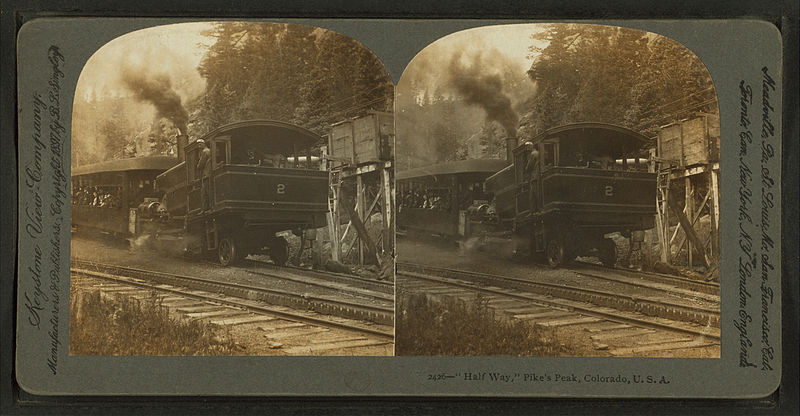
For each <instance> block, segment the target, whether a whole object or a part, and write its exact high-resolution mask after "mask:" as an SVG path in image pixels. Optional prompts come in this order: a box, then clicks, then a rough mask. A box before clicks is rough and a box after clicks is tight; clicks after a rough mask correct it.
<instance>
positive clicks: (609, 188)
mask: <svg viewBox="0 0 800 416" xmlns="http://www.w3.org/2000/svg"><path fill="white" fill-rule="evenodd" d="M606 196H614V187H613V186H611V185H606Z"/></svg>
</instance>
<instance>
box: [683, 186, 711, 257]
mask: <svg viewBox="0 0 800 416" xmlns="http://www.w3.org/2000/svg"><path fill="white" fill-rule="evenodd" d="M709 197H711V190H710V189H709V190H708V192H707V193H706V196H705V198H703V202H702V203H701V204H700V206H699V207H698V208H697V211H695V213H694V217H693V218H692V228H694V225H695V224H697V220H698V219H700V214H701V213H702V212H703V208H704V207H705V206H706V203H707V202H708V199H709ZM711 227H712V228H713V227H714V224H713V221H712V224H711ZM681 228H682V227H676V228H675V233H676V234H677V232H678V230H679V229H681ZM684 244H686V234H684V235H683V236H681V242H680V244H678V252H679V253H680V251H681V250H682V249H683V245H684ZM703 246H708V244H704V245H703Z"/></svg>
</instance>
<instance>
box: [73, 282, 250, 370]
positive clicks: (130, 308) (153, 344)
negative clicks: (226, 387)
mask: <svg viewBox="0 0 800 416" xmlns="http://www.w3.org/2000/svg"><path fill="white" fill-rule="evenodd" d="M70 303H71V308H70V326H69V329H70V339H69V351H70V354H71V355H230V354H232V352H233V351H234V348H233V346H234V345H235V344H234V343H233V342H232V340H230V337H217V336H216V335H215V330H216V328H217V327H216V326H215V325H212V324H209V323H206V322H202V321H199V320H193V321H190V320H185V319H180V318H176V317H173V316H170V313H169V309H168V308H167V307H166V306H164V305H162V304H161V302H160V301H159V299H158V297H157V296H155V294H153V296H152V297H150V298H148V299H145V300H143V301H140V300H137V299H134V298H131V297H127V296H122V295H116V296H114V297H106V296H102V294H101V293H100V291H99V290H95V291H93V292H78V293H75V291H73V294H72V296H71V299H70Z"/></svg>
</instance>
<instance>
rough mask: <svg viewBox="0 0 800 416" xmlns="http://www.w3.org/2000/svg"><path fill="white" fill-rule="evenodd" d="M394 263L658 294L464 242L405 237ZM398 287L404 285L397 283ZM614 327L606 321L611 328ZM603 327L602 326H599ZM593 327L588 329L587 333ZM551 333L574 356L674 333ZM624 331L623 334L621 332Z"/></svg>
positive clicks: (716, 349)
mask: <svg viewBox="0 0 800 416" xmlns="http://www.w3.org/2000/svg"><path fill="white" fill-rule="evenodd" d="M397 252H398V262H400V263H402V262H403V261H409V262H413V263H420V264H425V265H431V266H438V267H448V268H454V269H462V270H469V271H474V272H481V273H490V274H501V275H505V276H511V277H517V278H524V279H531V280H532V281H536V282H546V283H553V284H564V285H570V286H581V287H587V288H592V289H597V290H604V291H614V290H626V291H627V292H626V293H629V294H630V295H631V296H647V295H655V294H657V293H656V292H655V291H653V290H648V289H634V288H632V287H631V286H627V285H625V286H624V287H620V286H619V285H618V284H615V283H613V282H607V281H603V280H594V279H591V280H590V279H587V278H586V277H583V276H580V275H578V274H576V273H574V272H572V271H570V270H566V269H551V268H549V267H547V266H545V265H542V264H538V263H535V262H530V261H524V262H523V261H513V260H511V259H510V256H509V253H503V252H502V250H499V251H494V252H492V251H480V250H475V249H472V248H471V247H465V245H464V244H461V245H458V244H455V243H453V242H447V241H444V240H442V239H437V238H424V239H419V238H414V239H411V238H403V237H398V239H397ZM398 285H399V287H402V285H403V282H402V281H398ZM673 301H675V302H676V303H683V304H687V305H695V306H702V305H703V304H705V302H703V301H701V300H699V299H687V298H685V297H675V298H674V299H673ZM610 324H613V323H607V324H606V325H610ZM600 326H601V327H602V325H600ZM590 328H591V330H590ZM554 329H555V334H556V337H557V339H558V340H559V342H560V343H561V344H565V345H568V346H569V347H570V349H571V350H572V353H571V354H570V355H572V356H580V357H587V356H596V357H604V356H612V355H613V354H612V351H614V350H616V351H617V352H620V351H623V350H624V349H631V348H635V347H636V346H637V345H642V344H645V345H646V344H647V343H651V342H652V343H656V342H658V341H659V340H661V342H663V341H664V340H665V339H670V337H673V336H672V335H669V334H665V333H663V332H658V333H656V334H648V335H643V336H635V337H619V338H613V339H608V340H603V341H595V340H593V339H592V337H593V336H597V331H596V330H595V329H594V328H592V325H572V326H563V327H557V328H554ZM622 331H624V330H622ZM673 338H675V339H676V340H679V339H687V338H689V336H686V337H682V336H681V335H679V334H678V335H676V336H674V337H673ZM624 356H635V357H663V358H670V357H680V358H719V357H720V346H719V345H710V346H699V347H697V348H680V349H674V350H654V351H635V352H634V351H631V352H630V353H628V354H625V355H624Z"/></svg>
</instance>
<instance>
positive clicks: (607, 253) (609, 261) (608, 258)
mask: <svg viewBox="0 0 800 416" xmlns="http://www.w3.org/2000/svg"><path fill="white" fill-rule="evenodd" d="M599 252H600V253H599V254H600V255H599V256H598V257H599V258H600V262H601V263H603V265H604V266H606V267H614V265H615V264H616V263H617V245H616V244H614V241H613V240H611V239H609V238H606V239H603V243H602V244H601V245H600V250H599Z"/></svg>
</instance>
